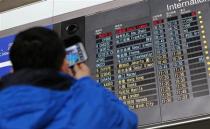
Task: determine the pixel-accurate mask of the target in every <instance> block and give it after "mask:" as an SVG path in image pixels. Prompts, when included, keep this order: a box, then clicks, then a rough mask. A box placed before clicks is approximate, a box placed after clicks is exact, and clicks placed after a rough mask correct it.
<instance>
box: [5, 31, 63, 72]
mask: <svg viewBox="0 0 210 129" xmlns="http://www.w3.org/2000/svg"><path fill="white" fill-rule="evenodd" d="M9 56H10V60H11V62H12V65H13V69H14V71H17V70H21V69H24V68H30V69H46V68H47V69H53V70H59V69H60V67H61V65H62V63H63V60H64V58H65V47H64V43H63V42H62V40H61V39H60V38H59V36H58V34H57V33H56V32H54V31H52V30H49V29H47V28H44V27H34V28H30V29H28V30H25V31H22V32H20V33H19V34H17V36H16V37H15V40H14V43H13V45H12V47H11V49H10V54H9Z"/></svg>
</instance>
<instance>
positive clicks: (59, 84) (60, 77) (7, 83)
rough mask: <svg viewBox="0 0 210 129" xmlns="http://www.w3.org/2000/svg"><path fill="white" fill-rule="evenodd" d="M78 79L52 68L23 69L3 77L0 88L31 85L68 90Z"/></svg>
mask: <svg viewBox="0 0 210 129" xmlns="http://www.w3.org/2000/svg"><path fill="white" fill-rule="evenodd" d="M75 81H76V80H75V79H74V78H72V77H70V76H69V75H66V74H63V73H60V72H57V71H55V70H51V69H39V70H37V69H36V70H34V69H23V70H19V71H16V72H15V73H10V74H8V75H6V76H4V77H2V79H1V81H0V88H1V89H5V88H7V87H11V86H19V85H30V86H35V87H42V88H48V89H51V90H60V91H64V90H68V89H69V88H70V86H71V85H72V84H73V83H74V82H75Z"/></svg>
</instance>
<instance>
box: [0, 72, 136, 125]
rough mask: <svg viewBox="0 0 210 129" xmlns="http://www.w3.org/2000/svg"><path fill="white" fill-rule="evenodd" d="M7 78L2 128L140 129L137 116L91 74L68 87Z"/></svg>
mask: <svg viewBox="0 0 210 129" xmlns="http://www.w3.org/2000/svg"><path fill="white" fill-rule="evenodd" d="M61 76H63V75H61ZM27 77H28V76H27V75H25V76H22V75H21V77H20V76H19V75H18V78H21V79H22V80H24V78H27ZM33 78H34V77H33ZM65 78H66V79H67V80H69V79H71V80H72V78H71V77H67V76H66V75H65ZM6 80H7V81H8V79H6ZM9 80H10V81H11V79H9ZM12 80H20V79H17V77H16V76H15V77H13V79H12ZM7 81H5V82H6V83H4V84H7V85H8V86H7V87H6V88H3V89H2V90H0V129H136V128H137V117H136V115H135V114H134V113H132V112H131V111H130V110H129V109H128V107H127V106H126V105H124V104H123V103H122V102H121V101H120V100H118V99H117V97H116V96H115V95H113V94H112V93H111V92H109V91H108V90H106V89H105V88H103V87H102V86H100V85H99V84H98V83H96V82H95V81H94V80H92V79H91V78H90V77H85V78H82V79H79V80H74V83H72V85H71V87H70V88H69V89H67V90H55V89H48V88H45V87H43V86H39V85H34V84H33V83H32V84H29V83H26V82H24V83H17V81H15V83H10V82H7ZM30 81H31V80H30ZM48 81H49V80H48ZM52 81H53V80H52ZM42 83H43V82H42ZM59 83H62V82H59Z"/></svg>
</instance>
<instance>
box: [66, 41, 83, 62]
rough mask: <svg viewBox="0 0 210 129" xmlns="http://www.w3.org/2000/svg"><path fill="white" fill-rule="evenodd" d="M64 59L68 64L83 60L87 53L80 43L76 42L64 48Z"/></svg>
mask: <svg viewBox="0 0 210 129" xmlns="http://www.w3.org/2000/svg"><path fill="white" fill-rule="evenodd" d="M66 59H67V61H68V63H69V66H73V65H75V64H77V63H81V62H84V61H85V60H86V59H87V55H86V52H85V50H84V47H83V45H82V43H77V44H75V45H73V46H70V47H68V48H66Z"/></svg>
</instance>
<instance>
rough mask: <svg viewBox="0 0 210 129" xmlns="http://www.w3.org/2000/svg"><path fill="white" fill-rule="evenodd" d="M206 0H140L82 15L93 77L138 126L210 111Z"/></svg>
mask: <svg viewBox="0 0 210 129" xmlns="http://www.w3.org/2000/svg"><path fill="white" fill-rule="evenodd" d="M209 42H210V2H209V1H208V0H145V1H142V2H139V3H136V4H133V5H129V6H127V7H122V8H119V9H115V10H111V11H107V12H103V13H98V14H94V15H92V16H88V17H87V18H86V46H88V47H87V52H88V55H89V56H90V57H91V58H89V61H88V64H89V66H90V67H91V70H93V76H94V77H95V79H96V80H97V81H98V82H99V83H101V84H102V85H103V86H105V87H107V88H108V89H110V90H111V91H112V92H114V93H115V94H116V95H117V96H118V97H119V98H120V99H121V100H122V101H123V102H124V103H125V104H127V105H128V106H129V107H130V109H132V110H133V111H135V112H136V113H137V115H138V116H139V120H140V121H139V125H140V126H145V125H152V124H159V123H164V122H169V121H174V122H176V121H177V120H186V119H193V118H195V117H198V116H201V117H202V116H204V115H208V114H210V101H209V99H210V93H209V88H210V87H209V85H210V84H209V81H210V51H209V47H210V46H209Z"/></svg>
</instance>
